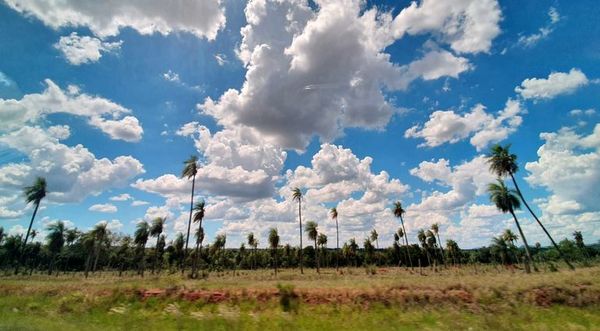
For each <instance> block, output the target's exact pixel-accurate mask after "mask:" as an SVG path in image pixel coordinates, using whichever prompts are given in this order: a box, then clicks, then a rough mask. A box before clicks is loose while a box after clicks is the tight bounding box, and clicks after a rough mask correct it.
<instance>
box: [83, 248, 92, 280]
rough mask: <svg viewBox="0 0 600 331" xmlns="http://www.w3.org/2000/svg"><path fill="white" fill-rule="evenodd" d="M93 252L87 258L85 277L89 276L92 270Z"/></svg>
mask: <svg viewBox="0 0 600 331" xmlns="http://www.w3.org/2000/svg"><path fill="white" fill-rule="evenodd" d="M92 254H93V253H90V254H88V257H87V259H86V260H85V273H84V274H85V278H88V273H89V272H90V263H91V262H92Z"/></svg>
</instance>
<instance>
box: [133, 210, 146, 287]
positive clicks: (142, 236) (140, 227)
mask: <svg viewBox="0 0 600 331" xmlns="http://www.w3.org/2000/svg"><path fill="white" fill-rule="evenodd" d="M149 236H150V226H149V225H148V222H145V221H143V222H139V223H138V224H137V226H136V229H135V234H134V237H133V242H134V243H135V246H136V251H137V254H136V255H137V259H138V274H139V275H140V276H142V277H144V269H145V268H146V254H145V253H146V243H147V242H148V237H149Z"/></svg>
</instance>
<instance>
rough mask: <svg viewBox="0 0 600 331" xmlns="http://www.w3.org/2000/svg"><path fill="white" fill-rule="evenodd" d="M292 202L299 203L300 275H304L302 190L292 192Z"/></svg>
mask: <svg viewBox="0 0 600 331" xmlns="http://www.w3.org/2000/svg"><path fill="white" fill-rule="evenodd" d="M292 201H298V223H299V224H300V250H299V251H298V255H299V260H300V273H301V274H303V273H304V269H303V268H302V260H303V257H302V191H300V188H298V187H296V188H294V189H293V190H292Z"/></svg>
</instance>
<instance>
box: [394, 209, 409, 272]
mask: <svg viewBox="0 0 600 331" xmlns="http://www.w3.org/2000/svg"><path fill="white" fill-rule="evenodd" d="M393 212H394V216H396V217H398V218H399V219H400V224H402V231H403V233H404V242H405V243H406V252H407V254H408V263H410V267H411V269H412V268H413V264H412V258H411V256H410V250H409V248H408V236H407V235H406V228H404V218H403V217H402V216H403V215H404V213H405V212H406V211H405V210H404V208H402V203H401V202H400V201H396V202H395V203H394V210H393Z"/></svg>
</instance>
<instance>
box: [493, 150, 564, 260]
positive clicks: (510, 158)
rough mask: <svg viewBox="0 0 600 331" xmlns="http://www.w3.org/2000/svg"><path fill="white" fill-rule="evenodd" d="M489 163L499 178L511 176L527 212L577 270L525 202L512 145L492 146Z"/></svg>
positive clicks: (562, 256) (561, 254)
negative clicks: (511, 150)
mask: <svg viewBox="0 0 600 331" xmlns="http://www.w3.org/2000/svg"><path fill="white" fill-rule="evenodd" d="M487 161H488V163H489V166H490V171H491V172H492V173H494V174H496V175H497V176H498V177H500V178H504V177H506V176H510V179H511V180H512V182H513V185H514V186H515V189H516V193H517V195H518V196H519V198H520V199H521V201H522V202H523V204H524V205H525V208H527V210H528V211H529V213H530V214H531V216H533V218H534V219H535V221H536V222H537V224H538V225H539V226H540V227H541V228H542V230H544V233H545V234H546V236H548V238H549V239H550V241H551V242H552V245H553V246H554V248H556V250H557V251H558V254H560V256H561V258H562V259H563V260H564V261H565V263H566V264H567V265H568V266H569V268H571V270H575V267H573V265H572V264H571V262H569V260H568V259H567V257H566V256H565V255H564V254H563V252H562V251H561V250H560V248H559V247H558V245H557V244H556V242H555V241H554V238H552V236H551V235H550V232H548V230H546V227H545V226H544V224H542V222H541V221H540V219H539V218H538V217H537V215H536V214H535V213H534V212H533V210H532V209H531V208H530V207H529V204H528V203H527V200H525V197H523V193H522V192H521V189H519V185H518V184H517V180H516V179H515V173H516V172H517V171H518V170H519V166H518V165H517V155H516V154H512V153H511V152H510V145H506V146H504V147H502V146H500V145H498V144H496V145H494V146H492V148H491V150H490V153H489V155H488V160H487ZM521 237H523V235H521ZM524 239H525V238H523V241H525V240H524Z"/></svg>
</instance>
